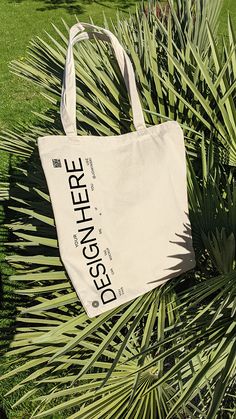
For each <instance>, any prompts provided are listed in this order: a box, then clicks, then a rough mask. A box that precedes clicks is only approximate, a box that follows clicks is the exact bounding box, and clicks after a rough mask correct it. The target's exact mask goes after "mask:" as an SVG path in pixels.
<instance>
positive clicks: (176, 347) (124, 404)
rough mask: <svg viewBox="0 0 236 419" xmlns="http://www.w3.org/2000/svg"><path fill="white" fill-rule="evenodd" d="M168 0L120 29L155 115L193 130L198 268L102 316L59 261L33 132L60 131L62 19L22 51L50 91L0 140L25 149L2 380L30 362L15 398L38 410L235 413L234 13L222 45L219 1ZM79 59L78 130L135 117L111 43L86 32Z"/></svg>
mask: <svg viewBox="0 0 236 419" xmlns="http://www.w3.org/2000/svg"><path fill="white" fill-rule="evenodd" d="M168 4H169V9H168V10H169V11H168V13H159V15H158V16H156V4H154V3H153V4H150V5H149V9H148V10H147V9H145V10H144V9H143V8H142V7H141V8H139V9H138V10H137V12H136V14H135V15H132V16H130V18H129V19H127V20H120V19H118V22H117V24H116V25H112V29H113V31H114V32H115V33H116V35H117V36H118V37H119V39H120V40H121V42H122V44H123V45H124V47H125V48H127V52H128V53H129V55H130V57H131V59H132V61H133V64H134V68H135V71H136V77H137V82H138V86H139V90H140V95H141V98H142V101H143V108H144V111H145V116H146V123H147V125H153V124H157V123H159V122H163V121H165V120H167V119H176V120H178V121H179V123H180V124H181V125H182V127H183V129H184V133H185V139H186V149H187V152H188V153H187V154H188V190H189V207H190V219H191V223H192V228H193V239H194V247H195V252H196V257H197V266H196V269H194V270H193V271H191V272H188V273H187V274H183V275H182V276H181V277H179V278H176V279H174V280H172V281H170V282H169V283H167V284H165V285H164V286H162V287H161V288H157V289H155V290H154V291H152V292H149V293H147V294H145V295H144V296H143V297H140V298H138V299H136V300H135V301H133V302H131V303H128V304H126V305H124V306H122V307H119V308H117V309H115V310H112V311H110V312H107V313H105V314H103V315H101V316H99V317H98V318H94V319H89V318H88V317H87V316H86V314H85V312H84V310H83V308H82V306H81V304H80V302H79V300H78V298H77V296H76V294H75V292H74V290H73V288H72V285H71V283H70V281H69V279H68V277H67V274H66V272H65V271H64V268H63V266H62V264H61V261H60V258H59V253H58V247H57V239H56V231H55V225H54V219H53V214H52V209H51V205H50V198H49V195H48V191H47V187H46V183H45V179H44V176H43V173H42V169H41V166H40V164H39V159H38V154H37V148H36V139H37V137H38V136H41V135H43V134H46V133H58V134H61V133H62V127H61V123H60V120H59V114H58V109H59V100H60V86H61V77H62V71H63V66H64V61H65V53H66V43H67V36H66V35H65V34H64V31H63V30H60V29H58V28H57V27H55V26H53V27H54V30H55V32H56V36H55V37H53V36H51V35H48V36H49V41H47V42H46V41H45V40H43V39H41V38H37V39H35V40H34V41H32V42H31V45H30V48H29V52H28V57H27V59H26V60H25V61H24V62H22V61H21V62H13V63H12V64H11V69H12V71H14V72H15V73H16V74H18V75H19V76H21V77H26V78H27V79H31V80H32V81H33V82H34V83H36V84H38V85H40V86H41V87H42V90H43V95H44V96H45V97H46V99H48V102H49V109H48V110H47V111H46V112H45V113H44V114H43V115H38V117H39V118H40V119H41V123H40V124H39V125H38V126H37V127H35V126H33V127H32V126H31V127H28V129H27V130H26V129H25V128H24V127H19V129H18V130H16V131H15V132H10V131H8V132H4V133H2V135H1V142H0V147H1V149H3V150H6V151H8V152H11V153H14V154H15V155H16V156H18V159H20V164H19V160H18V161H17V164H16V165H15V166H17V167H12V172H13V174H12V177H11V189H10V201H9V203H8V211H9V214H8V220H7V222H6V226H7V227H8V228H9V231H10V233H9V241H8V242H7V243H5V245H6V246H7V249H8V254H7V261H8V263H9V264H10V265H11V266H12V268H13V269H14V270H15V273H14V275H12V276H11V277H10V280H11V281H13V282H14V283H16V293H17V294H18V295H19V296H20V300H19V301H20V305H21V306H20V307H19V315H18V317H17V327H16V333H15V335H14V338H13V340H12V341H11V342H9V351H8V352H7V354H6V359H7V360H8V365H9V367H8V371H7V372H6V374H4V376H3V377H2V379H4V378H5V379H6V378H10V377H14V376H16V375H17V374H21V377H22V379H21V380H20V381H19V382H18V383H17V384H16V385H14V386H13V387H12V388H11V389H10V391H9V392H8V394H12V393H14V392H18V393H19V399H18V400H17V401H16V403H15V405H14V406H13V407H14V408H15V407H17V406H18V405H19V404H20V403H24V402H25V401H27V400H31V399H32V398H34V400H35V411H34V412H33V413H32V417H43V416H49V417H53V415H54V414H55V415H56V416H55V417H57V418H58V417H68V418H70V419H72V418H89V419H92V418H96V419H99V418H117V419H118V418H124V417H125V418H132V419H134V418H135V419H141V418H150V419H152V418H153V419H154V418H159V419H164V418H184V417H186V418H188V417H199V418H201V417H206V418H208V419H212V418H216V417H221V416H222V417H229V418H230V417H233V407H234V398H233V394H234V385H235V383H234V377H235V375H234V374H235V370H234V367H235V353H236V351H235V341H234V336H235V322H234V318H235V309H236V305H235V290H236V288H235V285H234V284H235V276H236V274H235V259H236V257H235V237H236V236H235V235H236V221H235V217H234V213H235V207H236V190H235V176H234V175H235V173H234V170H235V169H234V166H235V165H236V137H235V135H236V134H235V133H236V129H235V128H236V112H235V94H236V90H235V88H236V70H235V69H236V53H235V46H236V42H235V35H234V31H233V27H232V23H231V20H230V17H229V18H228V39H227V40H224V41H223V46H222V48H221V47H220V46H219V42H217V21H218V16H219V13H220V6H221V2H220V0H219V1H218V0H217V1H213V0H211V1H208V2H203V1H200V0H198V1H193V0H185V1H180V0H178V1H177V2H174V1H173V0H169V2H168ZM206 4H207V5H206ZM159 7H161V6H160V5H159ZM206 19H207V21H206ZM105 26H108V23H107V22H106V21H105ZM65 28H66V29H68V28H67V25H66V24H65ZM75 57H76V62H77V65H78V67H77V70H78V71H77V93H78V94H77V105H78V107H77V118H78V125H79V130H78V133H79V134H85V133H86V134H99V135H111V134H119V133H122V132H127V131H129V130H130V129H134V128H133V126H132V123H131V118H130V111H129V105H128V98H127V95H126V91H125V87H124V84H123V81H122V79H121V76H120V73H119V71H118V66H117V63H116V62H115V60H114V58H113V57H112V53H111V50H110V49H109V48H108V47H107V46H104V45H103V44H102V43H98V42H96V43H95V44H93V43H87V44H86V47H84V46H83V45H78V46H76V48H75ZM120 103H122V109H121V106H120ZM22 375H23V376H22ZM223 415H225V416H223Z"/></svg>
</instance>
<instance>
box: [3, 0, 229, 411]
mask: <svg viewBox="0 0 236 419" xmlns="http://www.w3.org/2000/svg"><path fill="white" fill-rule="evenodd" d="M135 3H137V2H136V1H129V0H114V1H102V0H101V1H89V0H83V1H82V0H81V1H77V0H65V1H63V0H1V9H0V17H1V25H0V54H1V59H0V95H1V107H0V130H5V129H13V128H14V125H16V124H18V123H27V124H28V123H29V122H34V121H36V116H35V115H34V114H33V113H32V111H36V112H41V111H43V110H44V109H45V106H46V103H45V102H44V100H43V98H42V97H41V95H40V90H39V89H38V88H37V87H36V86H34V85H32V84H31V83H27V82H26V81H24V80H21V79H19V78H18V77H16V76H15V75H13V74H11V73H10V72H9V69H8V64H9V62H10V61H11V60H23V59H24V57H25V55H26V50H27V46H28V45H29V42H30V39H31V38H32V37H36V36H44V32H45V31H47V32H50V28H51V23H52V22H53V23H54V24H56V25H58V26H60V25H61V18H63V19H64V20H65V21H66V22H67V23H68V25H71V24H72V23H74V22H75V15H76V16H77V18H78V19H79V20H80V21H88V20H89V17H90V16H91V17H92V19H93V21H94V23H95V24H99V25H102V24H103V13H105V15H106V16H107V18H112V19H114V20H115V19H116V10H117V8H119V9H120V10H121V11H122V13H123V14H127V13H129V11H132V10H134V8H135ZM228 10H230V12H231V16H232V19H233V22H234V26H235V25H236V1H235V0H224V6H223V10H222V14H221V21H220V31H219V32H220V33H221V34H224V33H225V29H226V21H227V11H228ZM0 159H1V160H0V170H2V171H3V172H4V173H7V170H8V159H7V156H6V155H5V154H3V153H0ZM1 219H3V215H2V214H1V213H0V221H1ZM1 258H3V255H2V254H1V253H0V261H1ZM4 292H5V296H6V293H8V294H11V292H12V291H11V289H10V288H6V290H5V291H4ZM5 298H6V297H5ZM12 301H13V300H12V296H11V295H9V302H8V303H7V304H8V305H7V306H6V307H5V308H6V311H3V312H2V317H0V320H1V318H4V317H6V318H8V317H10V313H11V310H12ZM2 324H3V326H5V327H7V326H8V324H9V323H8V321H7V320H4V322H3V323H2ZM0 373H1V371H0ZM4 386H5V387H4ZM4 386H3V387H2V388H0V390H2V393H4V392H6V390H7V386H8V387H9V388H10V384H9V383H4ZM12 401H13V399H12V400H11V399H10V398H9V399H8V401H7V402H6V404H7V406H5V408H7V410H8V407H9V403H11V402H12ZM0 404H1V403H0ZM23 408H24V406H23ZM0 417H1V418H2V417H4V416H1V411H0ZM9 417H11V418H13V417H12V416H11V415H9ZM17 417H18V418H19V419H21V418H23V417H24V418H27V417H29V416H28V412H27V408H26V410H25V411H24V413H23V411H19V416H17ZM14 419H17V418H16V416H14Z"/></svg>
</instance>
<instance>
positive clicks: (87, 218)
mask: <svg viewBox="0 0 236 419" xmlns="http://www.w3.org/2000/svg"><path fill="white" fill-rule="evenodd" d="M64 165H65V170H66V173H67V175H68V186H69V188H70V193H71V203H72V205H73V211H74V212H76V224H77V231H78V233H79V236H80V237H79V239H80V244H81V246H83V247H82V254H83V256H84V258H85V262H86V265H87V267H88V271H89V274H90V277H91V279H92V281H93V283H94V286H95V287H96V290H97V291H99V292H100V298H101V302H102V303H103V304H108V303H110V302H111V301H114V300H116V299H117V296H116V293H115V291H114V290H113V289H112V288H111V285H112V284H111V279H110V277H109V275H108V273H107V269H106V266H105V264H104V263H103V260H102V257H101V251H100V249H99V246H98V243H97V239H96V237H94V230H95V227H94V225H93V219H92V216H91V205H90V201H89V194H88V189H87V185H86V182H85V173H84V168H83V164H82V159H81V158H80V157H79V158H78V161H77V162H75V161H74V160H70V161H68V159H64Z"/></svg>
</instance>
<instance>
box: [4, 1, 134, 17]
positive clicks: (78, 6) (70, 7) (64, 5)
mask: <svg viewBox="0 0 236 419" xmlns="http://www.w3.org/2000/svg"><path fill="white" fill-rule="evenodd" d="M24 1H25V0H9V2H10V3H13V4H14V3H18V4H19V3H23V2H24ZM34 1H36V2H37V3H38V4H39V5H38V7H37V10H38V11H41V12H44V11H47V10H48V11H49V10H58V9H64V10H65V11H67V12H68V13H70V14H76V13H84V12H85V11H86V8H87V7H89V6H91V7H96V4H98V5H100V6H103V7H104V8H109V9H118V10H122V11H124V12H125V11H127V9H129V8H130V7H131V6H134V5H135V4H136V3H137V1H130V0H107V1H106V0H105V1H102V0H100V1H99V0H83V1H78V0H34ZM40 3H41V5H40ZM87 11H88V12H89V11H90V10H89V8H88V9H87Z"/></svg>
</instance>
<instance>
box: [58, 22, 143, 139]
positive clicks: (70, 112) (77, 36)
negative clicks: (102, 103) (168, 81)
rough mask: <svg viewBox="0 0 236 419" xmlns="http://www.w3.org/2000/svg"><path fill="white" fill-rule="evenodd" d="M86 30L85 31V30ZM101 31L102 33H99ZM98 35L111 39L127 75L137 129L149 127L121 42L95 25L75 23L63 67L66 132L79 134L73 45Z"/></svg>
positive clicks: (63, 102) (62, 99) (121, 66)
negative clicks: (145, 120)
mask: <svg viewBox="0 0 236 419" xmlns="http://www.w3.org/2000/svg"><path fill="white" fill-rule="evenodd" d="M85 29H87V31H86V32H84V30H85ZM96 30H99V31H100V32H96ZM94 37H95V38H97V39H99V40H103V41H107V42H110V43H111V45H112V48H113V50H114V53H115V56H116V59H117V62H118V65H119V67H120V70H121V74H122V76H123V77H124V80H125V84H126V88H127V90H128V93H129V97H130V101H131V107H132V113H133V121H134V127H135V129H136V130H140V129H144V128H146V125H145V122H144V116H143V111H142V107H141V103H140V100H139V95H138V91H137V86H136V82H135V76H134V70H133V66H132V63H131V61H130V59H129V57H128V55H127V53H126V52H125V50H124V48H123V47H122V46H121V44H120V43H119V41H118V39H117V38H116V37H115V35H114V34H113V33H112V32H110V31H109V30H107V29H104V28H100V27H99V26H94V25H92V24H89V23H76V24H75V25H74V26H72V27H71V29H70V33H69V42H68V49H67V55H66V63H65V69H64V76H63V83H62V92H61V107H60V113H61V121H62V125H63V128H64V130H65V133H66V135H68V136H72V135H73V136H76V135H77V129H76V79H75V65H74V56H73V46H74V44H75V43H76V42H79V41H82V40H86V39H93V38H94Z"/></svg>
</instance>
